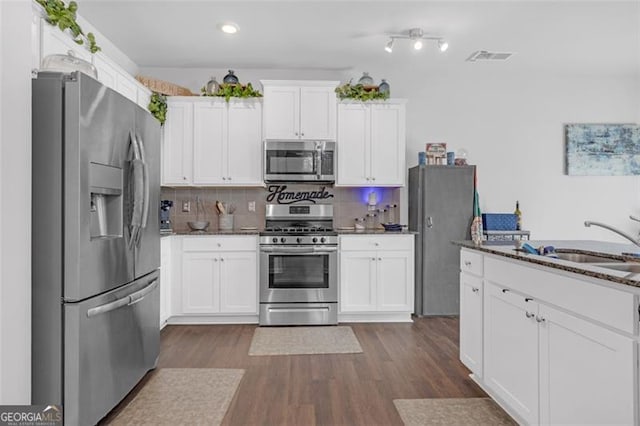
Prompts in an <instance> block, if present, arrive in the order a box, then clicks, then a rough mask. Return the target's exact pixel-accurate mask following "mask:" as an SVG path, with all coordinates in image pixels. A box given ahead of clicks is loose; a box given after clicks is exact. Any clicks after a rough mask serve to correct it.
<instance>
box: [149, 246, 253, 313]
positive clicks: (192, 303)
mask: <svg viewBox="0 0 640 426" xmlns="http://www.w3.org/2000/svg"><path fill="white" fill-rule="evenodd" d="M165 240H173V242H174V244H173V246H172V249H173V255H172V259H173V264H172V265H171V268H170V269H168V271H170V272H169V273H170V274H171V275H172V280H171V286H172V288H171V289H170V290H171V296H172V300H171V305H169V306H167V308H166V309H171V311H170V318H169V319H168V322H169V323H170V324H204V323H257V322H258V252H257V249H258V242H257V237H256V236H253V235H251V236H247V235H225V236H198V237H183V236H173V237H164V238H163V239H162V244H163V249H164V244H165ZM164 254H165V253H164V251H163V261H162V271H163V273H166V272H167V269H166V268H165V263H168V262H170V260H171V258H170V259H169V260H165V256H164ZM161 310H162V308H161Z"/></svg>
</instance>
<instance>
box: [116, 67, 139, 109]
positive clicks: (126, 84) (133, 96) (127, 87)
mask: <svg viewBox="0 0 640 426" xmlns="http://www.w3.org/2000/svg"><path fill="white" fill-rule="evenodd" d="M116 87H117V88H116V90H117V91H118V93H120V94H122V95H124V97H125V98H127V99H129V100H130V101H131V102H135V103H137V102H138V90H137V88H136V82H135V80H134V79H133V78H131V76H129V75H128V74H126V73H125V72H124V71H120V70H119V71H118V74H117V75H116Z"/></svg>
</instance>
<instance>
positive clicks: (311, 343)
mask: <svg viewBox="0 0 640 426" xmlns="http://www.w3.org/2000/svg"><path fill="white" fill-rule="evenodd" d="M360 352H362V347H361V346H360V342H358V339H357V338H356V335H355V334H353V330H351V327H348V326H339V327H268V328H265V327H258V328H256V331H255V333H253V339H252V340H251V347H250V348H249V355H305V354H349V353H360Z"/></svg>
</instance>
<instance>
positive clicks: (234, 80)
mask: <svg viewBox="0 0 640 426" xmlns="http://www.w3.org/2000/svg"><path fill="white" fill-rule="evenodd" d="M222 82H223V83H226V84H238V82H239V80H238V77H236V75H235V74H234V73H233V70H229V74H227V75H225V76H224V78H223V79H222Z"/></svg>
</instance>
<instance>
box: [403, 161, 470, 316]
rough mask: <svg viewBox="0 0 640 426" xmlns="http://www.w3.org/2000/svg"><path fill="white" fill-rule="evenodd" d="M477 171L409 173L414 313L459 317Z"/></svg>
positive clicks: (464, 168) (462, 168)
mask: <svg viewBox="0 0 640 426" xmlns="http://www.w3.org/2000/svg"><path fill="white" fill-rule="evenodd" d="M474 172H475V166H416V167H412V168H410V169H409V230H411V231H414V232H417V234H418V235H417V236H416V239H415V243H416V247H415V256H416V258H415V268H416V269H415V280H416V282H415V314H416V315H419V316H424V315H458V314H459V313H460V288H459V285H460V284H459V283H460V275H459V273H460V248H459V247H457V246H455V245H453V244H451V241H456V240H468V239H469V238H470V226H471V221H472V219H473V194H474V183H473V180H474Z"/></svg>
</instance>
